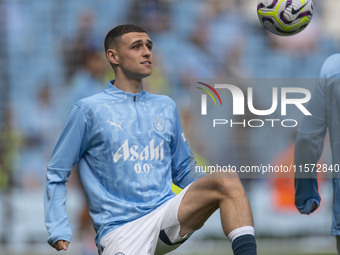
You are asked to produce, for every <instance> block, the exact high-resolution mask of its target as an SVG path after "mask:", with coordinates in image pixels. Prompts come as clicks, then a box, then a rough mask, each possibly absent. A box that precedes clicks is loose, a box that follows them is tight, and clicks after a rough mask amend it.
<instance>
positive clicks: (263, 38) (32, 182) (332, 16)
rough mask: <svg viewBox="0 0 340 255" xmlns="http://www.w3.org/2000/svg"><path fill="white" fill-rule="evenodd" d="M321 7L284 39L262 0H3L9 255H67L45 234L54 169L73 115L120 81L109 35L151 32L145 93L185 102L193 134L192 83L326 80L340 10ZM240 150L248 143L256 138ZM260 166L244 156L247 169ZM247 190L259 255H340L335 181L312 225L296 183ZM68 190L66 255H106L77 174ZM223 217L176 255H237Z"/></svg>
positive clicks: (0, 55) (2, 138)
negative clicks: (298, 205)
mask: <svg viewBox="0 0 340 255" xmlns="http://www.w3.org/2000/svg"><path fill="white" fill-rule="evenodd" d="M314 3H315V13H314V17H313V19H312V22H311V24H310V25H309V26H308V27H307V29H306V30H305V31H303V32H302V33H300V34H299V35H296V36H294V37H288V38H282V37H277V36H272V35H270V34H268V33H267V32H265V30H264V29H263V28H262V27H261V25H260V23H259V22H258V20H257V16H256V4H257V0H209V1H208V0H205V1H203V0H111V1H107V0H92V1H89V0H86V1H84V0H68V1H66V0H58V1H53V0H0V254H4V255H14V254H22V255H33V254H35V255H39V254H43V255H45V254H57V252H54V251H53V250H52V248H50V247H49V246H48V244H47V243H46V239H47V231H46V229H45V227H44V223H43V221H44V214H43V183H44V179H45V171H46V166H47V162H48V160H49V156H50V154H51V152H52V149H53V147H54V145H55V143H56V139H57V138H58V135H59V133H60V131H61V128H62V127H63V124H64V121H65V118H66V116H67V114H68V111H69V109H70V107H71V106H72V104H73V103H74V102H75V101H76V100H77V99H79V98H81V97H84V96H88V95H91V94H94V93H97V92H98V91H101V90H102V89H103V87H104V86H105V84H106V81H107V79H109V78H112V72H111V70H110V67H109V65H108V64H107V63H106V60H105V56H104V54H103V38H104V36H105V35H106V33H107V32H108V30H110V29H111V28H113V27H114V26H116V25H119V24H122V23H136V24H140V25H141V26H143V27H144V28H145V29H146V30H147V31H148V32H149V34H150V36H151V38H152V40H153V41H154V53H155V56H154V57H155V60H154V62H155V65H154V73H153V75H152V77H150V78H148V79H147V80H146V81H145V86H146V87H147V89H148V90H149V91H151V92H154V93H162V94H167V95H169V96H171V97H172V98H173V99H174V100H175V101H176V102H177V104H178V108H179V111H180V113H181V116H182V118H183V126H184V128H185V129H187V132H188V133H189V128H188V127H187V124H188V123H187V120H188V119H189V117H190V111H188V97H189V85H190V78H192V77H202V78H207V77H210V78H211V77H212V78H217V77H218V78H223V77H248V78H253V77H261V78H273V77H287V78H311V77H317V76H318V73H319V70H320V67H321V64H322V62H323V61H324V60H325V59H326V58H327V57H328V56H329V55H331V54H333V53H336V52H339V49H340V33H339V31H340V22H339V17H338V14H339V13H340V2H338V1H334V0H314ZM237 139H238V141H239V144H244V143H246V139H247V136H242V135H239V136H237ZM290 143H291V141H290ZM195 149H196V148H194V150H195ZM241 151H242V148H241V149H240V152H241ZM292 151H293V147H292V146H291V145H290V144H289V143H288V141H287V148H286V149H285V150H284V151H283V152H282V154H280V155H277V156H276V157H280V156H282V157H287V160H292V154H291V152H292ZM250 155H252V152H251V151H247V153H244V152H243V153H240V154H239V155H235V157H236V159H237V160H244V161H245V162H248V161H249V157H250ZM276 157H275V158H276ZM275 158H274V157H273V159H272V161H273V162H274V160H275ZM324 158H325V161H327V160H329V151H326V152H325V156H324ZM245 187H246V190H247V193H248V196H249V199H250V202H251V205H252V208H253V213H254V219H255V227H256V234H257V237H258V246H259V254H271V255H275V254H323V255H325V254H332V253H333V254H335V252H334V251H335V240H334V238H333V237H331V236H330V235H329V232H330V225H331V202H332V197H331V192H332V189H331V186H330V182H329V180H324V181H323V182H322V185H321V186H320V192H321V194H322V199H323V202H322V205H321V207H320V209H319V210H318V211H317V212H316V213H315V214H313V215H311V216H308V217H307V216H302V215H299V214H298V212H297V211H296V209H295V208H294V205H293V204H292V199H293V198H292V194H293V193H292V187H293V186H292V182H291V181H290V182H289V181H288V182H283V183H279V182H276V181H273V180H264V179H261V180H259V179H256V180H252V181H247V180H245ZM68 190H69V191H68V212H69V220H70V223H71V225H72V229H73V235H74V237H73V241H72V244H71V246H70V250H69V251H68V254H73V255H92V254H96V248H95V247H94V243H93V237H94V233H93V230H92V227H91V223H90V222H89V219H88V215H87V213H86V203H85V198H84V195H83V193H82V189H81V186H80V184H79V181H78V179H77V171H76V169H75V171H74V172H73V174H72V176H71V180H70V181H69V183H68ZM218 217H219V216H218V213H216V214H214V215H213V217H212V218H211V219H210V220H209V221H208V222H207V223H206V224H205V226H204V227H203V229H202V230H201V231H199V232H197V233H196V234H195V235H193V237H192V238H191V240H189V241H188V242H187V243H186V244H185V245H183V247H182V249H180V250H178V251H177V252H175V253H173V254H216V255H218V254H231V249H230V244H229V243H228V242H227V241H225V240H223V233H222V230H221V227H220V226H219V219H218Z"/></svg>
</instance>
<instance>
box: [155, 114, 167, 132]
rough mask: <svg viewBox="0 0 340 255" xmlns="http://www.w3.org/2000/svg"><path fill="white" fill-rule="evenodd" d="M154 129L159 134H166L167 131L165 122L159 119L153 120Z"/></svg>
mask: <svg viewBox="0 0 340 255" xmlns="http://www.w3.org/2000/svg"><path fill="white" fill-rule="evenodd" d="M152 127H153V129H154V130H155V131H156V132H157V133H158V134H160V135H161V134H164V133H165V131H166V125H165V121H164V120H163V119H161V118H159V117H156V118H154V119H153V120H152Z"/></svg>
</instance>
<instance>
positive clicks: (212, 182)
mask: <svg viewBox="0 0 340 255" xmlns="http://www.w3.org/2000/svg"><path fill="white" fill-rule="evenodd" d="M105 52H106V57H107V59H108V61H109V62H110V64H111V66H112V67H113V70H114V72H115V80H111V81H109V82H108V84H107V86H106V88H105V89H104V91H103V92H102V93H99V94H96V95H94V96H91V97H88V98H84V99H82V100H80V101H78V102H77V103H76V104H75V105H74V106H73V108H72V110H71V112H70V114H69V117H68V119H67V121H66V124H65V127H64V129H63V131H62V134H61V136H60V138H59V140H58V142H57V145H56V147H55V149H54V151H53V154H52V156H51V159H50V163H49V165H48V168H47V179H46V185H45V224H46V227H47V229H48V232H49V238H48V243H49V244H50V245H51V246H53V247H54V248H55V249H57V250H67V248H68V245H69V242H70V240H71V236H72V234H71V229H70V226H69V223H68V219H67V215H66V207H65V204H66V187H65V182H67V180H68V177H69V175H70V174H71V168H72V166H73V165H74V164H76V163H78V167H79V174H80V178H81V181H82V184H83V186H84V189H85V192H86V195H87V198H88V202H89V211H90V216H91V218H92V222H93V226H94V228H95V231H96V233H97V235H96V238H95V242H96V244H97V246H98V250H99V253H100V254H103V255H113V254H126V255H136V254H138V255H145V254H155V253H156V254H164V253H165V252H168V251H171V250H173V249H175V248H176V247H178V246H179V245H180V244H181V243H183V242H184V241H185V240H186V239H187V238H189V236H190V235H191V233H193V232H194V231H195V230H197V229H199V228H200V227H202V225H203V224H204V222H205V221H206V220H207V219H208V218H209V216H210V215H211V214H212V213H213V212H214V211H215V210H217V209H218V208H219V209H220V213H221V222H222V227H223V229H224V232H225V234H226V235H227V236H228V238H229V239H230V240H231V242H232V248H233V250H234V254H236V255H240V254H243V255H246V254H247V255H248V254H249V255H253V254H256V242H255V237H254V228H253V220H252V214H251V209H250V206H249V203H248V199H247V196H246V194H245V191H244V189H243V186H242V184H241V182H240V180H239V179H237V178H211V177H208V176H202V175H200V174H198V173H197V172H196V173H195V171H194V170H192V171H191V169H193V168H194V166H195V161H194V158H193V156H192V154H191V152H190V149H189V146H188V144H187V142H186V139H185V136H184V134H183V131H182V127H181V124H180V120H179V116H178V113H177V109H176V106H175V103H174V102H173V101H172V100H171V99H170V98H168V97H166V96H159V95H152V94H149V93H147V92H146V91H145V90H144V89H143V82H142V81H143V78H145V77H147V76H149V75H151V71H152V54H153V53H152V41H151V39H150V37H149V36H148V34H147V33H146V32H145V31H144V30H143V29H142V28H141V27H138V26H135V25H121V26H118V27H116V28H114V29H112V30H111V31H110V32H109V33H108V34H107V36H106V38H105ZM172 182H173V183H175V184H176V185H178V186H180V187H182V188H184V190H183V191H182V192H181V193H179V194H178V195H176V196H175V195H174V193H173V192H172V191H171V185H172Z"/></svg>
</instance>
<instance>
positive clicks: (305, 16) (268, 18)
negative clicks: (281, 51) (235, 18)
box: [257, 0, 314, 36]
mask: <svg viewBox="0 0 340 255" xmlns="http://www.w3.org/2000/svg"><path fill="white" fill-rule="evenodd" d="M313 9H314V7H313V1H312V0H259V2H258V5H257V15H258V17H259V19H260V22H261V24H262V25H263V26H264V27H265V28H266V29H267V30H268V31H270V32H272V33H274V34H277V35H282V36H288V35H294V34H297V33H299V32H301V31H302V30H303V29H305V28H306V27H307V25H308V24H309V22H310V21H311V19H312V16H313Z"/></svg>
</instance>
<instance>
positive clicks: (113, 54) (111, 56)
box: [106, 49, 119, 65]
mask: <svg viewBox="0 0 340 255" xmlns="http://www.w3.org/2000/svg"><path fill="white" fill-rule="evenodd" d="M106 57H107V59H108V60H109V62H110V63H112V64H114V65H118V64H119V56H118V53H117V51H116V50H114V49H108V50H107V51H106Z"/></svg>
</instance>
